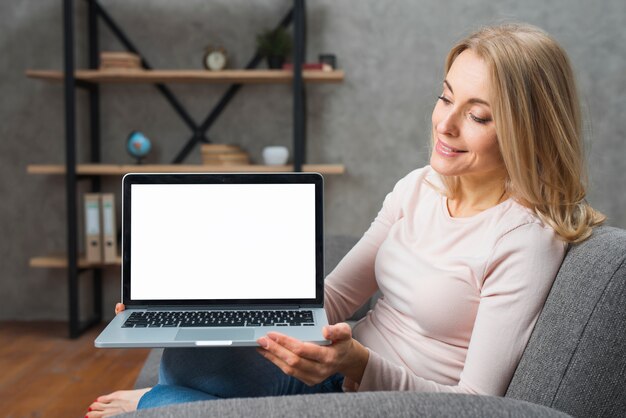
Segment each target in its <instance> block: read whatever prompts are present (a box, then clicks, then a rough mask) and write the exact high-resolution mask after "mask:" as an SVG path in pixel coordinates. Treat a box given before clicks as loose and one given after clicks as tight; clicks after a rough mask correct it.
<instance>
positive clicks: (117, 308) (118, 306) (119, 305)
mask: <svg viewBox="0 0 626 418" xmlns="http://www.w3.org/2000/svg"><path fill="white" fill-rule="evenodd" d="M125 309H126V306H124V304H123V303H117V304H115V315H117V314H119V313H120V312H122V311H124V310H125Z"/></svg>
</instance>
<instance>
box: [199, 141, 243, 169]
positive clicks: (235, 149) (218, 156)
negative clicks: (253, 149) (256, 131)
mask: <svg viewBox="0 0 626 418" xmlns="http://www.w3.org/2000/svg"><path fill="white" fill-rule="evenodd" d="M200 150H201V152H202V164H206V165H248V164H250V156H249V155H248V153H247V152H245V151H244V150H242V149H241V147H240V146H239V145H227V144H202V145H201V146H200Z"/></svg>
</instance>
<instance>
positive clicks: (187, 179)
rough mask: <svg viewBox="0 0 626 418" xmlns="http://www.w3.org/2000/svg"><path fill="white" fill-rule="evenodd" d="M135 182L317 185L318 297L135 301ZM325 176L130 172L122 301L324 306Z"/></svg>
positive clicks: (124, 207)
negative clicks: (132, 274) (133, 277)
mask: <svg viewBox="0 0 626 418" xmlns="http://www.w3.org/2000/svg"><path fill="white" fill-rule="evenodd" d="M133 184H313V185H315V237H316V239H315V242H316V243H315V298H312V299H188V300H187V299H186V300H133V299H131V297H130V295H131V292H130V287H131V280H132V277H131V274H130V272H131V256H132V255H131V245H130V244H131V239H132V238H131V233H130V231H131V223H132V218H131V205H132V187H131V186H132V185H133ZM323 195H324V179H323V177H322V175H321V174H319V173H129V174H126V175H125V176H124V177H123V179H122V269H121V270H122V301H123V303H124V304H125V305H126V307H127V308H131V307H134V308H146V307H166V306H167V307H181V308H183V307H198V306H207V307H231V306H232V307H237V306H242V305H249V306H267V307H272V306H286V305H288V306H302V307H322V306H323V302H324V248H323V246H324V244H323V243H324V239H323V223H324V220H323V210H324V203H323Z"/></svg>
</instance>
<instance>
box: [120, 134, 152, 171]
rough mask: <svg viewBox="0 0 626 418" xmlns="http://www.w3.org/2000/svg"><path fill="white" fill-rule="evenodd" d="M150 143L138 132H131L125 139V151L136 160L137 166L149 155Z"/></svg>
mask: <svg viewBox="0 0 626 418" xmlns="http://www.w3.org/2000/svg"><path fill="white" fill-rule="evenodd" d="M151 149H152V142H151V141H150V140H149V139H148V137H147V136H145V135H144V134H143V133H141V132H139V131H132V132H131V133H130V134H129V135H128V138H127V139H126V151H128V153H129V154H130V155H131V156H133V157H135V158H136V159H137V164H141V160H142V159H143V158H144V157H145V156H146V155H148V154H149V153H150V150H151Z"/></svg>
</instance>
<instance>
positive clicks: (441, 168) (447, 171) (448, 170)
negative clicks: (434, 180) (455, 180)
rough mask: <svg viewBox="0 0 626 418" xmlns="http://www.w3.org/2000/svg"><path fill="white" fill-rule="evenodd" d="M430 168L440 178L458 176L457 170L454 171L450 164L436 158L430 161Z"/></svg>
mask: <svg viewBox="0 0 626 418" xmlns="http://www.w3.org/2000/svg"><path fill="white" fill-rule="evenodd" d="M430 167H431V168H432V169H433V170H435V171H436V172H437V173H438V174H440V175H442V176H448V177H449V176H458V175H459V173H458V170H455V168H454V167H452V166H451V164H449V163H447V162H446V161H441V160H440V159H438V158H437V157H433V158H431V159H430Z"/></svg>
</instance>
